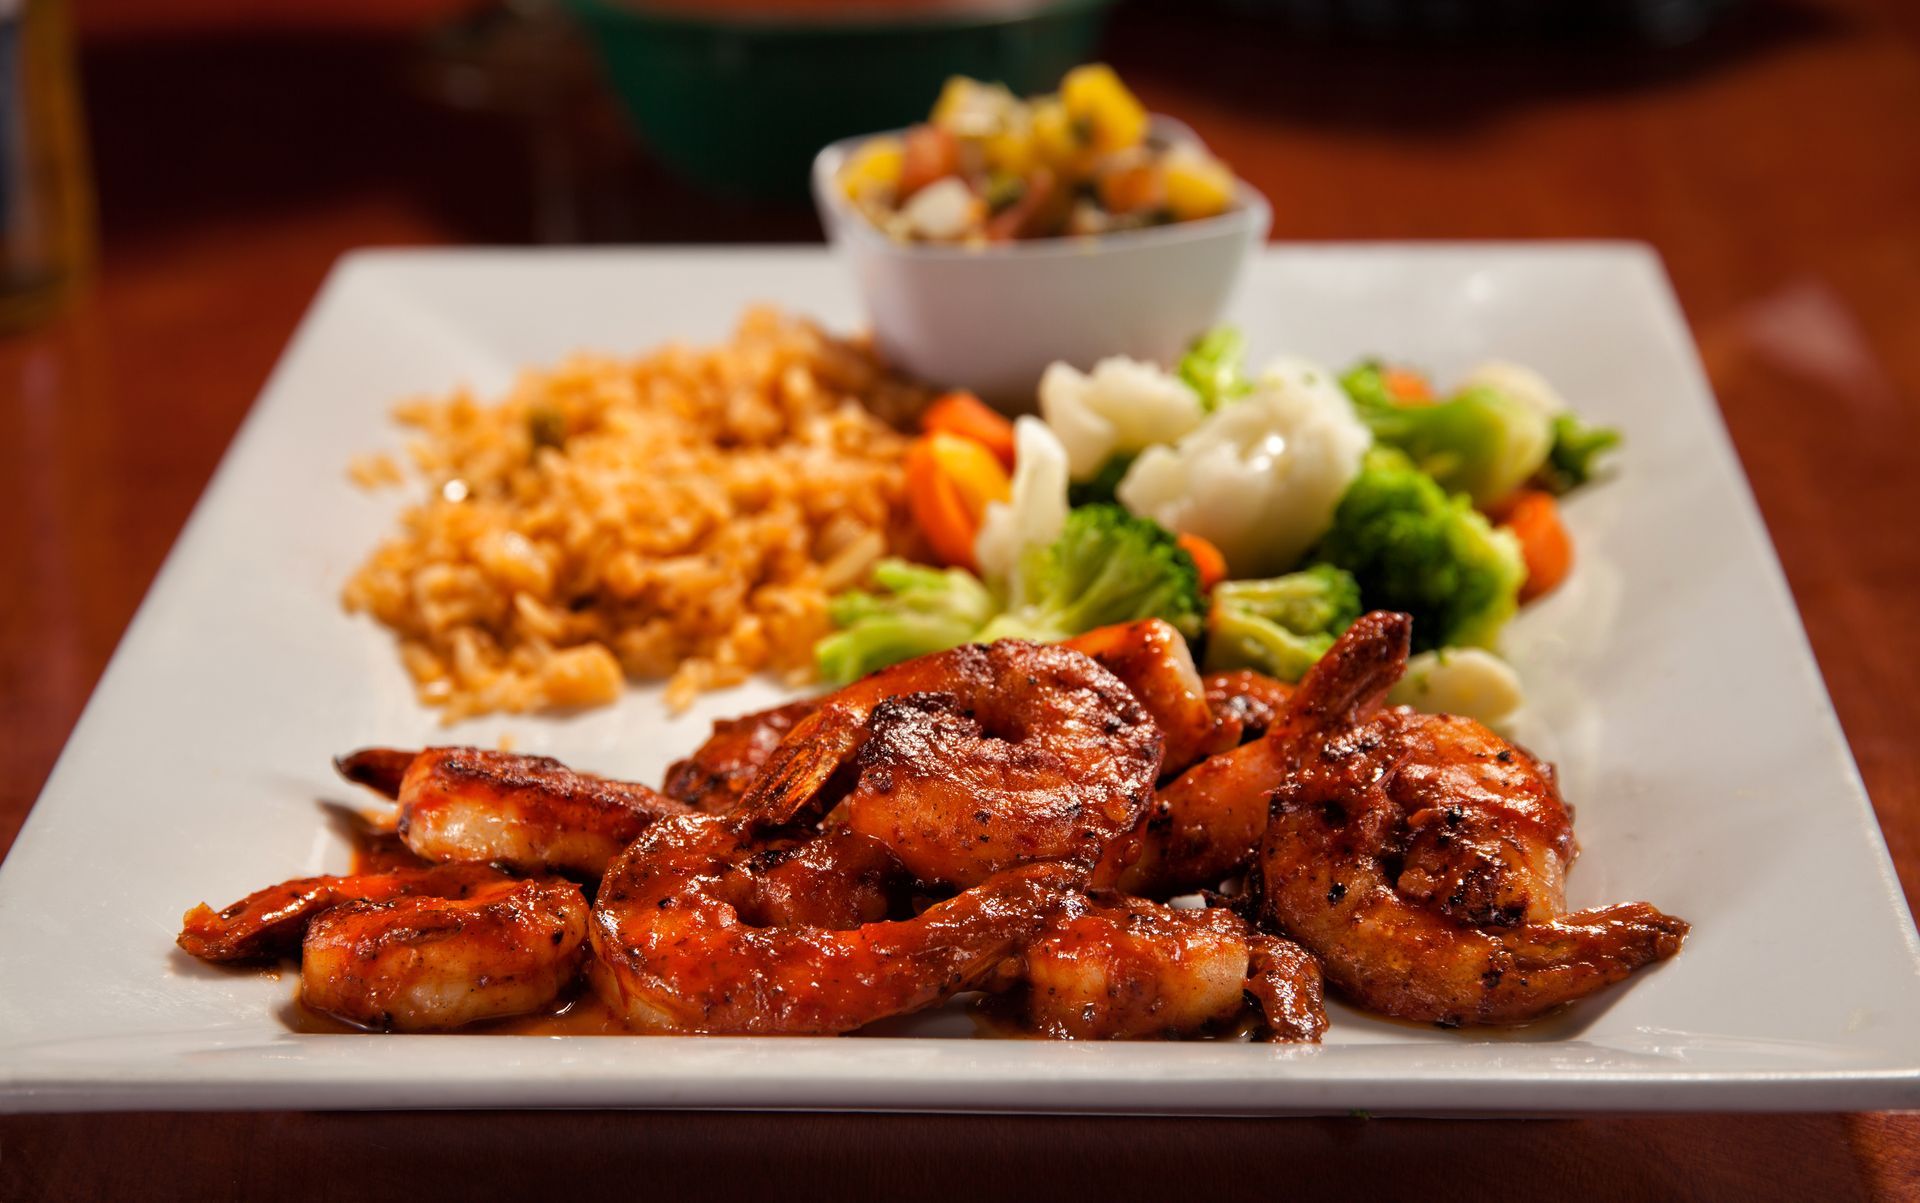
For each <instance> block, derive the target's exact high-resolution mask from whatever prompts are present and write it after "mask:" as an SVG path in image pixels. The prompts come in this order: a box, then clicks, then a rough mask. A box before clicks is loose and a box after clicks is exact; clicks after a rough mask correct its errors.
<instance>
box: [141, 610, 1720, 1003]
mask: <svg viewBox="0 0 1920 1203" xmlns="http://www.w3.org/2000/svg"><path fill="white" fill-rule="evenodd" d="M1410 627H1411V620H1409V619H1408V618H1407V617H1406V616H1405V615H1402V614H1391V613H1384V612H1380V613H1374V614H1369V615H1367V616H1365V617H1363V618H1362V619H1361V620H1360V621H1359V622H1357V623H1355V624H1354V626H1353V627H1352V628H1351V629H1350V630H1349V631H1348V632H1347V633H1346V634H1345V635H1344V636H1343V637H1342V638H1341V639H1340V640H1339V641H1338V642H1337V643H1336V644H1335V645H1334V647H1333V649H1332V650H1331V651H1330V652H1329V653H1328V654H1327V655H1326V656H1325V657H1324V658H1323V659H1322V660H1321V661H1320V663H1319V664H1318V665H1316V666H1315V667H1314V668H1313V669H1312V670H1311V671H1310V672H1309V673H1308V674H1307V676H1306V677H1305V679H1304V680H1302V681H1301V682H1300V684H1299V685H1298V686H1297V687H1290V686H1287V685H1285V684H1282V683H1280V682H1277V681H1273V680H1270V679H1267V678H1265V677H1261V676H1259V675H1258V674H1254V673H1250V672H1236V673H1226V674H1218V675H1214V676H1210V677H1206V678H1203V677H1201V676H1200V674H1199V673H1198V672H1197V671H1196V670H1195V668H1194V664H1193V660H1192V658H1191V655H1190V653H1189V651H1188V649H1187V646H1186V643H1185V641H1184V640H1183V639H1182V638H1181V636H1180V635H1179V633H1178V632H1176V631H1174V630H1173V629H1172V628H1171V627H1169V626H1167V625H1166V624H1164V623H1161V622H1158V621H1147V622H1140V623H1133V624H1129V625H1125V626H1119V627H1112V628H1107V629H1104V630H1100V631H1095V632H1092V633H1091V634H1088V635H1085V636H1081V637H1080V638H1078V639H1075V640H1071V641H1069V642H1067V643H1064V644H1059V645H1051V646H1049V645H1041V644H1032V643H1023V642H1018V641H1013V640H1006V641H1001V642H998V643H994V644H989V645H976V646H969V647H962V648H957V649H955V650H953V651H948V652H941V653H938V654H935V655H931V656H925V657H922V658H920V659H918V660H913V661H908V662H906V663H903V664H899V665H895V666H894V667H892V668H888V669H884V670H882V671H881V672H878V673H876V674H874V675H873V676H870V677H868V678H866V679H864V680H862V681H859V682H856V683H855V684H853V685H851V686H848V687H847V688H845V689H842V690H840V691H839V692H837V693H833V694H829V695H827V696H825V697H822V698H818V699H813V700H808V701H802V702H796V703H793V704H790V705H787V706H782V707H779V708H777V709H774V710H768V711H764V712H762V713H759V714H753V715H748V716H746V717H744V718H740V719H735V720H731V721H726V722H721V723H718V724H716V725H715V729H714V732H713V735H712V737H711V738H710V739H709V740H708V741H707V742H706V743H705V744H704V745H702V746H701V747H700V748H699V749H698V750H696V751H695V752H694V753H693V754H692V755H691V756H690V757H688V758H687V759H685V760H682V761H680V762H679V763H677V764H675V765H674V766H673V767H672V768H671V769H670V770H669V772H668V775H667V780H666V782H665V783H664V786H663V788H662V789H660V790H655V789H652V788H649V787H648V786H645V785H638V784H631V783H626V782H620V781H612V780H608V779H604V778H600V777H594V776H589V775H586V774H582V773H576V772H574V771H572V770H570V769H568V768H566V767H565V766H563V765H561V764H560V763H559V762H557V761H554V760H551V759H548V758H545V757H535V756H517V755H511V754H507V753H502V752H488V751H481V750H478V749H473V748H428V749H426V750H424V751H421V752H417V753H416V752H402V751H394V750H389V749H368V750H365V751H360V752H356V753H353V754H352V755H349V756H346V757H343V758H341V759H340V760H339V761H338V762H337V763H338V767H339V769H340V771H341V772H342V773H343V774H344V775H345V776H346V777H347V778H348V779H350V780H352V781H354V782H357V783H359V784H362V785H365V786H368V787H370V788H372V789H374V790H376V791H378V792H380V793H381V794H384V795H385V796H386V797H388V798H389V799H391V800H392V801H393V803H394V804H395V807H394V811H393V815H394V827H395V831H396V832H397V834H398V837H399V838H400V840H401V841H402V842H403V843H404V844H405V847H406V848H407V850H408V851H409V852H410V853H411V855H412V857H413V858H416V859H415V861H414V863H412V864H410V865H406V866H402V867H395V868H389V869H386V870H384V871H381V872H376V873H364V874H360V875H353V876H338V877H312V878H304V879H300V880H295V881H289V882H286V883H284V884H281V885H277V886H273V887H270V888H268V889H265V890H262V891H259V892H258V893H255V894H253V895H251V896H249V897H247V898H244V899H242V900H240V901H239V902H236V903H234V904H233V905H231V906H229V907H227V908H225V909H224V910H220V911H214V910H212V909H210V908H208V907H206V906H199V907H196V908H194V909H193V910H191V911H189V912H188V913H187V915H186V918H185V921H184V930H183V931H182V932H181V935H180V938H179V943H180V945H181V947H182V948H184V949H185V950H186V951H187V952H189V953H192V954H193V955H194V956H197V957H202V958H204V959H206V960H210V961H249V960H261V959H268V958H274V957H280V956H285V955H289V954H296V953H297V954H298V956H299V958H300V979H301V994H302V998H303V1001H304V1002H305V1003H306V1005H308V1006H309V1007H312V1008H314V1009H317V1010H320V1011H323V1012H326V1013H328V1014H331V1015H334V1016H337V1017H339V1018H342V1019H344V1020H347V1021H349V1022H352V1023H355V1024H358V1025H362V1026H364V1027H367V1028H374V1029H390V1030H398V1031H444V1030H447V1029H451V1028H458V1027H461V1026H463V1025H467V1024H472V1023H475V1022H479V1021H483V1020H489V1019H497V1018H501V1017H505V1016H513V1015H524V1014H529V1013H538V1012H542V1011H551V1010H553V1009H555V1008H556V1007H558V1006H560V1005H563V1004H564V1002H565V1000H567V999H568V998H569V997H571V996H572V994H573V993H574V992H576V991H578V990H580V989H581V988H582V986H581V983H582V982H583V981H584V983H586V988H590V989H591V990H592V991H593V993H594V994H595V995H597V996H598V998H599V999H600V1001H601V1002H602V1003H603V1004H604V1005H605V1006H606V1007H607V1008H608V1009H609V1010H610V1011H611V1013H612V1014H613V1015H614V1016H615V1017H616V1018H617V1020H618V1021H619V1022H620V1023H621V1024H623V1025H624V1026H625V1027H627V1028H629V1029H630V1030H632V1031H635V1032H644V1033H662V1034H734V1035H749V1034H776V1033H784V1034H818V1035H824V1034H837V1033H845V1032H852V1031H856V1030H858V1029H860V1028H863V1027H866V1026H867V1025H869V1024H873V1023H876V1022H878V1021H880V1020H884V1019H888V1018H891V1017H894V1016H899V1015H905V1014H909V1013H911V1012H915V1011H920V1010H924V1009H926V1008H930V1007H935V1006H939V1005H941V1004H943V1003H945V1002H947V1001H948V1000H950V999H952V998H954V997H955V996H956V995H961V994H974V993H977V994H978V995H979V997H980V998H981V999H983V1000H985V1003H984V1005H985V1006H986V1007H988V1008H990V1009H991V1010H992V1013H993V1014H994V1015H995V1016H997V1017H999V1018H1002V1019H1008V1020H1014V1021H1018V1022H1019V1023H1020V1025H1021V1026H1022V1027H1023V1028H1024V1029H1025V1030H1027V1031H1029V1032H1032V1033H1034V1034H1038V1035H1042V1036H1047V1037H1054V1038H1061V1039H1148V1038H1168V1037H1196V1036H1225V1035H1243V1036H1252V1037H1255V1038H1260V1039H1268V1040H1276V1041H1317V1040H1319V1039H1320V1036H1321V1034H1322V1033H1323V1032H1324V1031H1325V1029H1326V1025H1327V1019H1326V1010H1325V1001H1324V1000H1325V990H1326V989H1327V988H1328V987H1330V988H1331V989H1332V991H1333V992H1334V993H1336V994H1337V995H1339V996H1341V997H1343V998H1345V999H1346V1000H1348V1001H1349V1002H1351V1003H1353V1004H1355V1005H1357V1006H1359V1007H1362V1008H1365V1009H1367V1010H1370V1011H1374V1012H1377V1013H1379V1014H1383V1015H1388V1016H1395V1017H1399V1018H1403V1019H1411V1020H1419V1021H1425V1022H1430V1023H1435V1024H1439V1025H1441V1026H1444V1027H1456V1026H1459V1025H1462V1024H1517V1023H1524V1022H1527V1021H1528V1020H1531V1019H1534V1018H1536V1017H1538V1016H1540V1015H1542V1014H1545V1013H1546V1012H1548V1011H1551V1010H1554V1009H1555V1008H1558V1007H1561V1006H1563V1005H1565V1004H1567V1003H1571V1002H1574V1001H1576V1000H1578V999H1581V998H1584V997H1586V996H1588V995H1591V994H1593V993H1594V992H1596V991H1598V990H1601V989H1603V988H1604V987H1606V986H1609V985H1611V984H1613V983H1615V982H1619V981H1621V980H1622V979H1624V978H1626V977H1627V976H1628V975H1629V974H1631V973H1633V972H1634V971H1635V970H1636V969H1638V968H1640V967H1642V966H1645V965H1648V964H1651V963H1653V962H1655V961H1659V960H1662V959H1664V958H1667V957H1670V956H1672V955H1673V954H1674V953H1675V952H1677V951H1678V950H1679V947H1680V944H1681V941H1682V939H1683V938H1684V937H1685V935H1686V932H1687V924H1686V923H1685V922H1683V921H1682V920H1679V919H1676V918H1673V917H1672V916H1669V915H1665V914H1663V913H1661V912H1660V911H1659V910H1657V909H1655V908H1654V907H1652V906H1650V905H1648V904H1646V903H1639V902H1634V903H1622V904H1618V905H1614V906H1607V907H1600V908H1597V909H1593V910H1586V911H1579V912H1574V913H1568V912H1567V910H1566V901H1565V882H1566V874H1567V870H1568V869H1569V867H1570V866H1571V864H1572V862H1573V859H1574V856H1575V854H1576V845H1575V842H1574V838H1573V826H1572V818H1571V812H1570V810H1569V808H1568V807H1567V805H1566V804H1565V803H1564V802H1563V801H1562V799H1561V797H1560V794H1559V790H1558V787H1557V785H1556V783H1555V779H1554V774H1553V770H1552V768H1551V766H1549V765H1547V764H1544V763H1542V762H1541V761H1539V760H1537V759H1535V758H1534V757H1533V756H1531V755H1529V754H1528V753H1527V752H1526V751H1524V750H1523V749H1521V748H1519V747H1517V746H1515V745H1513V744H1510V743H1508V742H1506V741H1505V740H1503V739H1501V738H1500V737H1499V736H1497V735H1495V734H1494V733H1493V732H1491V731H1489V730H1487V729H1486V728H1485V727H1482V726H1481V725H1480V724H1478V723H1476V722H1474V721H1472V720H1471V719H1466V718H1460V717H1455V716H1448V715H1427V714H1420V713H1416V712H1414V711H1412V710H1410V709H1407V708H1404V707H1389V706H1386V705H1384V698H1385V697H1386V694H1387V691H1388V689H1389V688H1390V687H1391V686H1392V685H1393V683H1394V682H1395V681H1396V680H1397V679H1398V678H1399V676H1400V675H1401V673H1402V672H1403V671H1404V669H1405V665H1406V658H1407V648H1408V636H1409V632H1410Z"/></svg>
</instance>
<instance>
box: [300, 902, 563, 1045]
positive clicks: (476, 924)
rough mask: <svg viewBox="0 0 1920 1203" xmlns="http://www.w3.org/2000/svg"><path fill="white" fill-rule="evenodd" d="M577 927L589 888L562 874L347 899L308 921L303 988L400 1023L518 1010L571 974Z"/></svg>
mask: <svg viewBox="0 0 1920 1203" xmlns="http://www.w3.org/2000/svg"><path fill="white" fill-rule="evenodd" d="M586 934H587V901H586V898H585V897H584V896H582V894H581V893H580V887H579V886H577V885H575V884H574V883H573V882H570V881H565V880H562V879H560V878H546V879H542V880H526V881H516V880H513V879H510V878H505V877H502V878H500V879H499V880H497V881H493V882H490V883H487V884H483V885H478V886H476V887H475V888H474V889H472V890H471V891H470V892H469V893H467V894H466V895H465V896H464V897H461V898H457V899H456V898H441V897H432V896H429V895H423V894H413V895H408V896H405V897H399V898H391V899H388V900H386V901H382V902H374V901H369V900H366V899H355V900H352V901H348V902H344V903H342V904H340V905H339V906H336V907H334V908H332V909H331V910H328V911H326V912H325V913H323V914H321V915H320V916H319V917H318V918H316V919H315V920H314V921H313V923H312V924H311V925H310V926H309V927H308V928H307V935H306V939H305V941H304V942H303V943H302V945H301V958H300V989H301V997H302V999H303V1000H304V1001H305V1002H306V1004H307V1005H308V1006H310V1007H312V1008H314V1009H315V1010H318V1011H325V1012H327V1013H329V1014H332V1015H338V1016H340V1017H341V1018H343V1019H347V1020H351V1021H353V1022H354V1023H359V1024H364V1025H366V1026H368V1027H377V1028H393V1029H397V1030H399V1031H403V1032H418V1031H437V1030H443V1029H446V1028H456V1027H460V1026H461V1025H463V1024H467V1023H472V1022H474V1021H475V1020H480V1019H493V1018H496V1017H499V1016H502V1015H521V1014H525V1013H526V1012H528V1011H537V1010H539V1009H541V1008H542V1007H545V1006H546V1005H548V1004H549V1003H551V1002H552V1001H553V1000H554V999H555V998H556V997H557V996H558V995H559V993H560V991H561V989H562V988H563V987H565V986H566V984H567V983H568V982H570V981H572V980H573V978H574V976H575V974H576V973H577V972H578V971H579V968H580V960H581V957H582V955H583V952H584V943H583V942H584V940H585V939H586Z"/></svg>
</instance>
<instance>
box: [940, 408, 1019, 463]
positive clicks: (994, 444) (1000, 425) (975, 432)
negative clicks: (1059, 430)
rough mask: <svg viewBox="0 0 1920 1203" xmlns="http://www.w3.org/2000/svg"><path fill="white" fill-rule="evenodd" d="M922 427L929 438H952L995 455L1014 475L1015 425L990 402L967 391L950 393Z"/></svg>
mask: <svg viewBox="0 0 1920 1203" xmlns="http://www.w3.org/2000/svg"><path fill="white" fill-rule="evenodd" d="M920 426H921V428H922V429H923V430H925V431H926V432H927V433H928V434H934V433H939V434H951V435H956V436H958V437H960V438H963V439H972V440H973V441H974V442H976V443H978V444H980V445H981V446H982V447H985V448H986V449H987V450H988V451H991V452H993V458H995V459H997V460H999V461H1000V466H1001V467H1002V468H1005V469H1006V470H1007V471H1009V472H1011V471H1013V423H1012V422H1009V421H1008V420H1007V419H1006V416H1005V415H1003V414H1001V413H1000V412H999V411H997V410H994V409H990V408H988V406H987V404H986V402H984V401H982V400H980V398H978V397H976V396H974V395H973V394H972V393H969V392H965V391H956V392H951V393H948V394H947V395H946V396H944V397H941V398H940V399H939V400H937V401H935V402H934V403H933V404H932V405H931V406H929V407H928V408H927V412H926V413H925V414H924V415H923V416H922V417H921V419H920Z"/></svg>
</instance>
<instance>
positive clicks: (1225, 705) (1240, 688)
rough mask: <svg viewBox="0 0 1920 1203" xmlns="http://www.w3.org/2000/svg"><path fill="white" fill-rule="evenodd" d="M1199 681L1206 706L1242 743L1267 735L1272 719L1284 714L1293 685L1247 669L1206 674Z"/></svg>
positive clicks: (1291, 694)
mask: <svg viewBox="0 0 1920 1203" xmlns="http://www.w3.org/2000/svg"><path fill="white" fill-rule="evenodd" d="M1201 682H1202V687H1203V688H1204V689H1205V690H1206V692H1207V705H1208V706H1210V707H1212V709H1213V712H1214V714H1215V715H1216V716H1218V718H1219V720H1220V722H1221V723H1222V724H1223V725H1231V726H1232V727H1234V728H1235V729H1236V734H1237V736H1238V738H1239V739H1241V740H1243V741H1244V740H1249V739H1257V738H1259V737H1260V736H1261V735H1264V734H1266V731H1267V728H1268V727H1271V726H1273V724H1274V720H1275V719H1277V718H1279V717H1280V716H1281V715H1282V714H1285V713H1286V709H1287V699H1288V698H1290V697H1292V696H1293V686H1291V685H1289V684H1287V683H1286V682H1285V681H1281V680H1277V679H1275V678H1273V677H1269V676H1267V675H1266V674H1265V673H1258V672H1255V671H1254V670H1252V669H1250V668H1234V669H1228V670H1227V671H1225V672H1215V673H1208V674H1207V675H1206V676H1205V677H1203V678H1202V679H1201Z"/></svg>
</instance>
